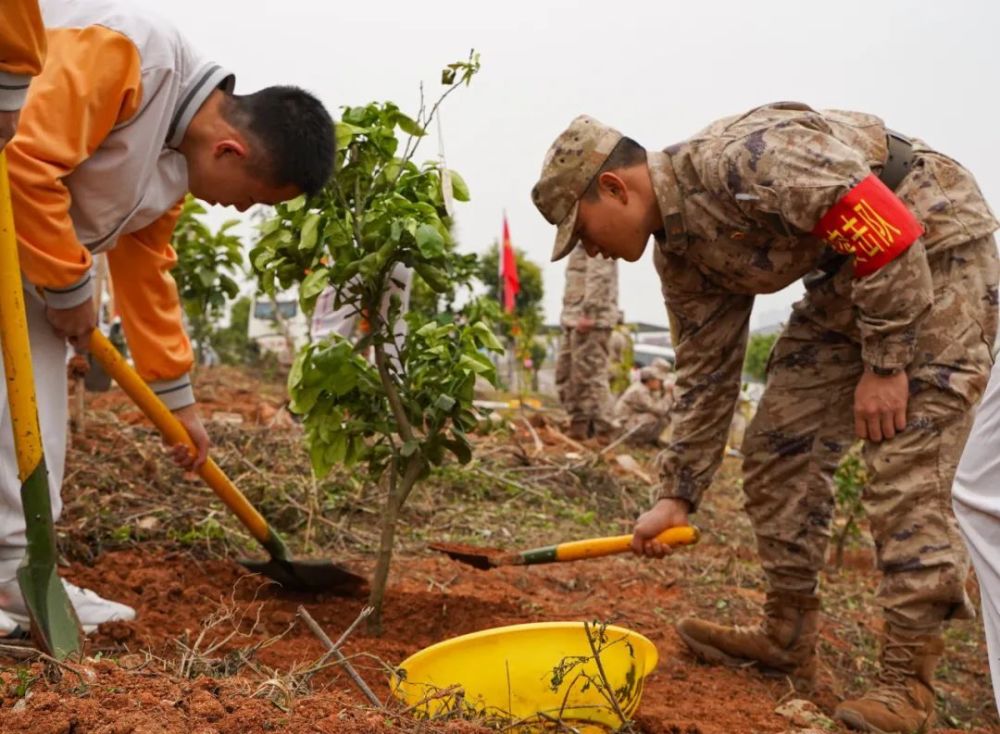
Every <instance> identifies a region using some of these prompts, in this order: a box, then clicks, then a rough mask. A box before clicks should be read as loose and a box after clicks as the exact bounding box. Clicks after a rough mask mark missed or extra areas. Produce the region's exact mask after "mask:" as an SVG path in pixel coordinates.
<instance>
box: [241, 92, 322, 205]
mask: <svg viewBox="0 0 1000 734" xmlns="http://www.w3.org/2000/svg"><path fill="white" fill-rule="evenodd" d="M222 115H223V117H225V118H226V120H227V121H228V122H229V123H230V124H232V125H233V126H235V127H237V128H239V129H241V130H243V131H245V132H248V133H249V134H250V135H251V136H252V137H253V138H254V139H255V140H256V141H257V142H259V143H260V145H261V147H262V148H263V150H264V152H265V154H266V156H267V161H266V162H265V163H264V166H265V168H266V170H267V174H268V176H269V177H270V178H271V180H272V182H273V183H274V184H275V185H277V186H284V185H286V184H294V185H295V186H296V187H297V188H298V189H300V190H301V191H302V192H303V193H305V194H308V195H310V196H312V195H313V194H315V193H318V192H319V191H320V190H321V189H322V188H323V187H324V186H326V184H327V182H328V181H329V180H330V175H331V174H332V173H333V158H334V154H335V153H336V143H335V142H334V135H333V118H331V117H330V113H329V112H327V111H326V108H325V107H324V106H323V103H322V102H320V101H319V100H318V99H316V97H314V96H313V95H311V94H309V92H307V91H305V90H304V89H299V88H298V87H290V86H277V87H266V88H265V89H261V90H260V91H257V92H254V93H253V94H227V95H226V96H225V98H224V104H223V105H222Z"/></svg>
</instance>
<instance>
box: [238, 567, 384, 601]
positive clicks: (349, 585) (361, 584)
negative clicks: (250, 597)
mask: <svg viewBox="0 0 1000 734" xmlns="http://www.w3.org/2000/svg"><path fill="white" fill-rule="evenodd" d="M239 564H240V565H241V566H243V567H244V568H246V569H248V570H250V571H253V572H254V573H259V574H261V575H263V576H267V577H268V578H269V579H272V580H274V581H277V582H278V583H279V584H281V586H282V587H284V588H285V589H287V590H289V591H301V592H306V593H320V592H323V593H328V594H335V595H337V596H354V595H355V594H357V593H358V592H359V591H361V590H363V589H364V588H365V587H366V586H367V583H368V581H367V579H366V578H365V577H364V576H359V575H358V574H356V573H354V572H352V571H348V570H347V569H346V568H344V567H343V566H338V565H337V564H336V563H334V562H333V561H325V560H321V559H320V560H296V561H284V560H281V559H278V558H269V559H268V560H266V561H258V560H254V559H242V560H240V561H239Z"/></svg>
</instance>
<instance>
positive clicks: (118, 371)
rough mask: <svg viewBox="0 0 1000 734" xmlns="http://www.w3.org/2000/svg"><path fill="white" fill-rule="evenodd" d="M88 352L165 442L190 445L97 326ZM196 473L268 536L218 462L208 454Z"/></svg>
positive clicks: (260, 536) (253, 529)
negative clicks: (208, 456) (157, 430)
mask: <svg viewBox="0 0 1000 734" xmlns="http://www.w3.org/2000/svg"><path fill="white" fill-rule="evenodd" d="M90 352H91V354H93V355H94V359H96V360H97V361H98V362H99V363H100V364H101V366H102V367H103V368H104V370H105V371H106V372H107V373H108V374H109V375H111V377H112V378H114V380H115V382H117V383H118V385H119V387H121V389H122V390H124V391H125V393H126V394H127V395H128V396H129V397H130V398H132V401H133V402H134V403H135V404H136V405H137V406H139V409H140V410H141V411H142V412H143V413H145V414H146V417H147V418H149V420H151V421H152V422H153V425H155V426H156V427H157V428H158V429H159V430H160V433H162V434H163V436H164V438H166V439H167V443H169V444H170V445H171V446H175V445H177V444H179V443H183V444H187V445H188V446H191V447H192V448H193V447H194V443H193V442H192V441H191V437H190V436H188V432H187V430H186V429H185V428H184V425H183V424H182V423H181V422H180V421H179V420H177V417H176V416H175V415H174V414H173V413H171V412H170V409H169V408H167V406H166V405H164V404H163V401H162V400H160V399H159V398H158V397H157V396H156V393H154V392H153V391H152V389H151V388H150V387H149V385H147V384H146V383H145V382H143V380H142V378H141V377H139V375H138V374H137V373H136V371H135V370H134V369H132V368H131V367H130V366H129V364H128V362H126V361H125V360H124V359H123V358H122V355H121V354H119V353H118V350H117V349H115V347H114V345H113V344H112V343H111V342H110V341H108V338H107V337H106V336H104V334H102V333H101V332H100V331H99V330H98V329H94V333H93V334H91V336H90ZM198 474H199V475H200V476H201V478H202V479H204V480H205V482H206V483H207V484H208V486H209V487H211V488H212V490H213V491H214V492H215V494H217V495H218V496H219V499H221V500H222V501H223V502H225V503H226V506H227V507H228V508H229V509H230V510H232V511H233V512H234V513H235V514H236V516H237V517H238V518H239V519H240V521H241V522H242V523H243V524H244V525H245V526H246V528H247V530H249V531H250V533H251V534H252V535H253V537H254V538H256V539H257V540H258V541H260V542H261V543H264V542H266V541H267V540H268V538H269V535H270V530H269V528H268V526H267V521H266V520H265V519H264V518H263V517H262V516H261V514H260V513H259V512H257V510H256V509H255V508H254V506H253V505H251V504H250V502H249V501H248V500H247V498H246V497H244V496H243V493H242V492H240V490H239V489H238V488H237V487H236V485H235V484H233V483H232V482H231V481H230V479H229V477H227V476H226V474H225V472H223V471H222V469H221V468H220V467H219V465H218V464H216V463H215V462H214V461H213V460H212V459H211V458H209V459H207V460H206V461H205V463H204V464H202V465H201V468H200V469H198Z"/></svg>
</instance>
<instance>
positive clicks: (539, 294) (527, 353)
mask: <svg viewBox="0 0 1000 734" xmlns="http://www.w3.org/2000/svg"><path fill="white" fill-rule="evenodd" d="M514 262H515V263H517V277H518V281H519V282H520V285H521V288H520V290H519V291H518V293H517V296H515V298H514V312H513V313H510V314H504V315H503V318H502V319H501V320H500V322H499V328H500V334H501V335H502V336H503V337H504V338H505V339H506V340H508V343H509V344H510V346H511V347H512V348H513V352H514V358H515V359H516V360H517V366H518V369H519V370H521V371H522V372H530V382H531V385H532V389H533V390H537V389H538V388H537V385H538V372H539V371H540V370H541V369H542V363H543V362H544V361H545V351H546V350H545V347H544V345H541V344H538V343H537V340H536V337H537V336H538V331H539V329H541V327H542V319H543V314H542V298H543V297H544V296H545V287H544V284H543V280H542V269H541V267H539V266H538V264H537V263H534V262H532V261H531V260H529V259H528V256H527V255H525V253H524V251H523V250H518V249H517V248H515V249H514ZM477 275H478V277H479V280H481V281H482V283H483V285H485V286H486V289H487V292H488V293H489V294H490V295H492V296H494V297H496V298H498V299H499V298H500V296H501V293H500V243H499V242H497V241H496V240H494V241H493V244H491V245H490V246H489V249H487V250H486V252H485V253H483V255H482V256H480V258H479V263H478V273H477ZM529 365H530V367H529ZM508 387H512V386H508Z"/></svg>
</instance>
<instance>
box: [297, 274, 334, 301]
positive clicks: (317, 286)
mask: <svg viewBox="0 0 1000 734" xmlns="http://www.w3.org/2000/svg"><path fill="white" fill-rule="evenodd" d="M329 282H330V270H329V269H328V268H317V269H316V270H313V271H312V272H311V273H309V275H307V276H306V279H305V280H303V281H302V285H300V286H299V295H300V296H301V297H302V298H303V299H304V300H308V299H311V298H315V297H316V296H318V295H319V294H320V293H322V292H323V289H324V288H326V286H327V285H328V284H329Z"/></svg>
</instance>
